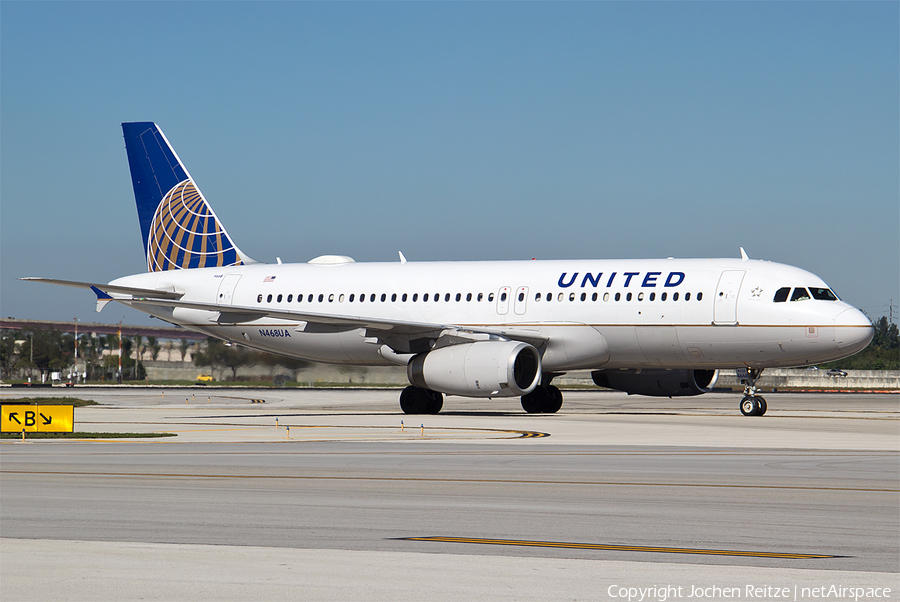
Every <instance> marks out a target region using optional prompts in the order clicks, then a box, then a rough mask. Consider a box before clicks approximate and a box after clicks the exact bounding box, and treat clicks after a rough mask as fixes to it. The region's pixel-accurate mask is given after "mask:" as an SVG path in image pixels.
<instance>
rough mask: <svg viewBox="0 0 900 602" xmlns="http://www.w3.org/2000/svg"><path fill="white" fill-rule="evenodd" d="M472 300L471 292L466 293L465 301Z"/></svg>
mask: <svg viewBox="0 0 900 602" xmlns="http://www.w3.org/2000/svg"><path fill="white" fill-rule="evenodd" d="M471 300H472V293H466V301H471Z"/></svg>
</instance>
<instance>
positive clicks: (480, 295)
mask: <svg viewBox="0 0 900 602" xmlns="http://www.w3.org/2000/svg"><path fill="white" fill-rule="evenodd" d="M483 298H484V293H478V300H479V301H481V300H482V299H483Z"/></svg>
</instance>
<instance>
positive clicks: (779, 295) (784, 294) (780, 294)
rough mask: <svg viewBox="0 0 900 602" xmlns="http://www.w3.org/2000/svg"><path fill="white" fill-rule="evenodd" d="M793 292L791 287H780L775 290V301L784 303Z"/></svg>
mask: <svg viewBox="0 0 900 602" xmlns="http://www.w3.org/2000/svg"><path fill="white" fill-rule="evenodd" d="M790 292H791V287H789V286H786V287H784V288H780V289H778V290H777V291H776V292H775V303H784V302H785V301H787V298H788V294H789V293H790Z"/></svg>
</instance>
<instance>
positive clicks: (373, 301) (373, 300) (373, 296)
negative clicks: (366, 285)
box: [369, 293, 375, 303]
mask: <svg viewBox="0 0 900 602" xmlns="http://www.w3.org/2000/svg"><path fill="white" fill-rule="evenodd" d="M369 301H370V302H371V303H375V293H372V294H371V295H369Z"/></svg>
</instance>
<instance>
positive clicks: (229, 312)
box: [21, 278, 548, 347]
mask: <svg viewBox="0 0 900 602" xmlns="http://www.w3.org/2000/svg"><path fill="white" fill-rule="evenodd" d="M21 280H28V281H31V282H44V283H47V284H58V285H62V286H72V287H76V288H87V289H91V290H93V291H94V293H95V294H96V295H97V298H98V311H99V309H100V308H101V307H102V305H101V303H102V304H103V305H105V303H108V302H109V301H118V302H120V303H124V304H126V305H131V304H138V305H155V306H158V307H181V308H185V309H199V310H203V311H211V312H218V314H219V315H218V317H217V318H216V319H215V320H214V321H215V322H216V323H218V324H239V323H243V322H252V321H253V320H258V319H260V318H276V319H279V320H295V321H298V322H306V323H307V327H306V330H307V331H315V330H319V329H321V328H326V329H327V328H329V327H330V328H336V329H340V328H365V329H366V330H367V331H368V332H367V334H368V335H369V336H374V337H378V338H380V339H382V340H384V341H385V342H386V343H388V344H389V345H390V346H392V347H394V346H395V345H394V344H391V341H394V342H396V341H397V339H398V337H399V338H400V339H409V338H415V337H421V338H433V339H440V338H442V337H443V338H444V339H445V340H446V341H449V340H451V334H450V332H452V333H453V334H452V336H453V337H461V338H462V339H463V340H465V338H466V335H467V334H486V335H493V336H499V337H503V338H506V339H510V340H515V341H522V342H525V343H529V344H531V345H535V346H540V345H541V344H543V343H544V342H545V341H547V339H548V337H547V336H546V335H543V334H541V333H538V332H535V331H529V330H515V329H509V328H502V327H499V328H498V327H490V326H477V327H473V326H466V325H460V324H438V323H430V322H412V321H404V320H384V319H380V318H372V317H363V316H354V315H341V314H323V313H311V312H304V311H294V310H284V309H274V308H269V307H246V306H239V305H218V304H216V303H203V302H198V301H182V300H181V298H182V297H183V295H184V293H178V292H175V291H174V290H155V289H144V288H132V287H125V286H115V285H109V284H96V283H89V282H77V281H73V280H54V279H52V278H21ZM112 295H115V296H112ZM198 326H200V325H199V324H198ZM448 331H450V332H448ZM460 342H461V341H460ZM443 344H446V343H443ZM450 344H452V343H450ZM398 346H401V347H402V346H403V345H398Z"/></svg>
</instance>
